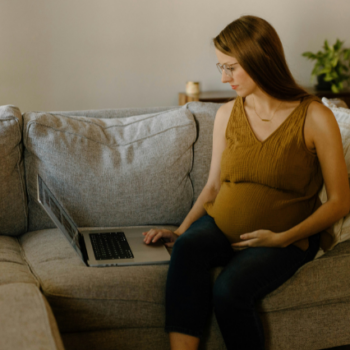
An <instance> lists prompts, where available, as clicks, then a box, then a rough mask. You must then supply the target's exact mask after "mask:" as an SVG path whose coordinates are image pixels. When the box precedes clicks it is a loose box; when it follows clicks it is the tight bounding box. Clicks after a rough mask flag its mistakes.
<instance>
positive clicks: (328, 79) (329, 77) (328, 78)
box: [324, 74, 334, 81]
mask: <svg viewBox="0 0 350 350" xmlns="http://www.w3.org/2000/svg"><path fill="white" fill-rule="evenodd" d="M332 80H334V78H333V77H332V76H331V75H330V74H326V76H325V77H324V81H332Z"/></svg>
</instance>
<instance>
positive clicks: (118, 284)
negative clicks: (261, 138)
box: [0, 102, 350, 350]
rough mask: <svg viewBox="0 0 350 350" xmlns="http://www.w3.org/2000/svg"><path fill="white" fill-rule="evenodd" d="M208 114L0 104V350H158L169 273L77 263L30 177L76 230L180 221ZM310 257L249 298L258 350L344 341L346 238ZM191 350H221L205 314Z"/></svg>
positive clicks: (206, 154) (347, 335) (199, 184)
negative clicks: (257, 318)
mask: <svg viewBox="0 0 350 350" xmlns="http://www.w3.org/2000/svg"><path fill="white" fill-rule="evenodd" d="M219 106H220V105H219V104H214V103H201V102H191V103H188V104H187V105H185V106H182V107H169V108H146V109H131V108H130V109H116V110H96V111H74V112H52V113H43V112H40V113H39V112H31V113H25V114H23V115H22V114H21V112H20V111H19V109H18V108H16V107H14V106H2V107H0V162H1V165H0V310H1V312H0V322H1V326H2V327H1V328H0V349H2V350H17V349H18V350H20V349H21V350H22V349H26V350H32V349H33V350H34V349H35V350H38V349H52V350H53V349H66V350H80V349H81V350H86V349H89V350H94V349H96V350H97V349H98V350H112V349H113V350H115V349H116V350H124V349H125V350H126V349H128V350H129V349H130V350H132V349H135V350H136V349H137V350H139V349H147V350H151V349H152V350H157V349H159V350H163V349H169V341H168V335H167V333H165V331H164V329H163V327H164V314H165V313H164V292H165V282H166V275H167V269H168V265H158V266H156V265H154V266H133V267H106V268H92V267H87V266H85V265H84V263H83V262H82V261H81V260H80V259H79V257H78V256H77V255H76V253H75V251H74V250H73V249H72V247H71V246H70V245H69V243H68V242H67V241H66V240H65V238H64V236H63V235H62V234H61V233H60V231H59V230H58V229H56V228H55V226H54V225H53V223H52V222H51V220H50V219H49V217H48V216H47V215H46V213H45V212H44V211H43V210H42V209H41V207H40V206H39V205H38V202H37V200H36V180H35V179H36V175H37V174H38V173H39V174H40V175H41V176H42V177H43V179H44V180H45V181H46V182H47V183H48V184H49V185H50V187H51V189H52V190H53V192H54V194H55V196H56V197H57V198H58V199H59V200H60V202H61V203H62V205H63V206H64V207H65V208H66V210H67V211H68V212H69V213H70V214H71V216H72V217H73V218H74V220H75V221H76V222H77V223H78V225H79V226H81V227H100V226H108V227H109V226H124V225H162V224H172V225H179V224H180V223H181V221H182V220H183V219H184V217H185V215H186V214H187V212H188V211H189V209H190V208H191V206H192V204H193V202H194V201H195V200H196V198H197V197H198V195H199V193H200V192H201V190H202V188H203V186H204V184H205V183H206V180H207V175H208V171H209V165H210V158H211V142H212V128H213V121H214V117H215V113H216V111H217V109H218V108H219ZM169 252H170V253H171V250H170V249H169ZM320 253H321V254H318V255H317V257H316V258H315V259H314V260H313V261H311V262H309V263H307V264H306V265H304V266H303V267H302V268H300V269H299V270H298V271H297V272H296V274H295V275H294V276H293V277H292V278H291V279H290V280H289V281H287V282H286V283H285V284H284V285H282V286H281V287H279V288H278V289H277V290H275V291H274V292H272V293H270V294H269V295H267V296H266V297H265V298H264V299H263V300H261V301H260V302H259V303H257V305H256V307H257V308H258V310H259V312H260V315H261V318H262V320H263V324H264V328H265V334H266V349H269V350H296V349H302V350H308V349H310V350H311V349H325V348H330V347H336V346H341V345H346V344H350V326H349V325H350V274H349V269H350V268H349V266H350V241H345V242H342V243H339V244H338V245H336V246H335V247H334V248H333V249H332V250H331V251H328V252H326V253H325V254H323V255H322V253H323V252H320ZM220 271H221V268H216V269H213V270H212V279H213V283H214V280H215V278H216V277H217V275H218V274H219V272H220ZM201 349H208V350H209V349H211V350H219V349H225V346H224V343H223V340H222V337H221V335H220V331H219V328H218V326H217V323H216V320H215V316H214V314H212V317H211V319H210V320H209V322H208V324H207V331H206V337H205V340H204V341H203V342H202V343H201Z"/></svg>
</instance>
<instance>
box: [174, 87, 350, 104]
mask: <svg viewBox="0 0 350 350" xmlns="http://www.w3.org/2000/svg"><path fill="white" fill-rule="evenodd" d="M304 89H305V90H306V91H307V92H309V93H310V94H313V95H316V96H318V97H326V98H329V99H332V98H339V99H341V100H343V101H344V102H345V103H346V104H347V105H348V107H349V108H350V89H349V90H344V91H342V92H339V93H334V92H332V91H318V90H316V89H315V88H314V87H304ZM236 97H237V94H236V92H235V91H233V90H232V91H225V90H223V91H204V92H201V93H200V94H199V95H188V94H186V93H185V92H180V93H179V106H182V105H184V104H186V103H187V102H192V101H201V102H214V103H225V102H228V101H230V100H232V99H234V98H236Z"/></svg>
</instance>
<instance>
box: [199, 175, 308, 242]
mask: <svg viewBox="0 0 350 350" xmlns="http://www.w3.org/2000/svg"><path fill="white" fill-rule="evenodd" d="M204 208H205V209H206V211H207V213H208V214H209V215H210V216H212V217H213V218H214V219H215V222H216V225H217V226H218V227H219V228H220V230H221V231H222V232H223V233H224V234H225V235H226V236H227V238H228V239H229V240H230V242H231V243H236V242H240V241H241V239H240V237H239V236H240V235H241V234H242V233H247V232H252V231H256V230H260V229H266V230H271V231H273V232H276V233H278V232H283V231H285V230H288V229H290V228H291V227H293V226H295V225H297V224H298V223H300V222H301V221H303V220H305V219H306V218H307V217H308V216H309V215H311V212H310V206H309V204H308V201H306V200H305V198H301V197H300V195H298V194H296V193H291V192H284V191H280V190H276V189H274V188H271V187H267V186H262V185H260V184H255V183H250V182H240V183H237V184H236V183H230V182H224V183H223V184H222V185H221V188H220V191H219V193H218V195H217V197H216V199H215V201H214V202H208V203H206V204H205V205H204Z"/></svg>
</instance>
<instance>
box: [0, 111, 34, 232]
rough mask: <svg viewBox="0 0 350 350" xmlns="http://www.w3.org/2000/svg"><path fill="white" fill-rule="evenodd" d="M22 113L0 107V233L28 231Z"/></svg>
mask: <svg viewBox="0 0 350 350" xmlns="http://www.w3.org/2000/svg"><path fill="white" fill-rule="evenodd" d="M22 149H23V146H22V115H21V112H20V110H19V109H18V108H17V107H15V106H9V105H8V106H0V164H1V165H0V234H1V235H12V236H15V235H19V234H22V233H24V232H26V231H27V197H26V190H25V182H24V168H23V155H22Z"/></svg>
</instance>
